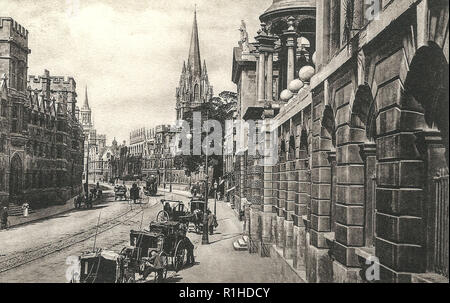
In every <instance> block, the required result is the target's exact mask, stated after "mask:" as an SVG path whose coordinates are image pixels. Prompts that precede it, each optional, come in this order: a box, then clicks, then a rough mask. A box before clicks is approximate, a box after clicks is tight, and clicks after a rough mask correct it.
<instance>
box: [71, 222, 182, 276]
mask: <svg viewBox="0 0 450 303" xmlns="http://www.w3.org/2000/svg"><path fill="white" fill-rule="evenodd" d="M185 239H186V235H185V231H184V230H183V229H182V228H181V225H180V223H179V222H163V223H162V222H152V223H150V230H148V231H147V230H144V231H133V230H132V231H130V245H129V246H126V247H124V248H123V249H122V251H121V252H120V253H115V252H111V251H104V250H101V249H98V250H96V251H94V252H87V253H83V254H82V255H81V257H80V264H79V265H80V268H79V269H80V270H79V273H80V278H79V282H80V283H134V282H136V274H138V275H139V277H138V278H140V279H142V280H144V281H145V280H146V279H147V278H148V276H149V275H150V274H151V273H155V282H161V281H162V280H163V279H165V278H166V277H167V271H168V269H169V268H170V269H173V270H174V271H176V272H178V271H180V270H181V269H182V268H183V266H184V265H185V264H186V261H187V260H186V256H187V249H186V245H185V242H184V241H185Z"/></svg>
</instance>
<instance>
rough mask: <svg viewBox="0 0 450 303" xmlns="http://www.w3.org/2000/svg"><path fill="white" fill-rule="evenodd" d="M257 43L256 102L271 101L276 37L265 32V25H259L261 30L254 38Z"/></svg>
mask: <svg viewBox="0 0 450 303" xmlns="http://www.w3.org/2000/svg"><path fill="white" fill-rule="evenodd" d="M255 39H256V41H258V44H259V46H258V51H259V60H258V66H259V67H258V71H257V75H258V82H257V83H258V95H257V99H258V102H264V101H265V100H268V101H272V100H273V84H272V82H273V52H274V49H275V41H277V40H278V37H276V36H273V35H271V34H269V33H268V32H267V30H266V25H265V24H264V23H262V24H261V29H260V30H259V31H258V36H256V37H255Z"/></svg>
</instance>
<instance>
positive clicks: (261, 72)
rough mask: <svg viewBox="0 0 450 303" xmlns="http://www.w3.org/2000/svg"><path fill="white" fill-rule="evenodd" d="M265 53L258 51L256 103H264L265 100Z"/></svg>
mask: <svg viewBox="0 0 450 303" xmlns="http://www.w3.org/2000/svg"><path fill="white" fill-rule="evenodd" d="M265 62H266V56H265V53H264V52H262V51H261V50H260V53H259V60H258V97H257V98H258V102H264V98H265V90H264V86H265V82H266V81H265Z"/></svg>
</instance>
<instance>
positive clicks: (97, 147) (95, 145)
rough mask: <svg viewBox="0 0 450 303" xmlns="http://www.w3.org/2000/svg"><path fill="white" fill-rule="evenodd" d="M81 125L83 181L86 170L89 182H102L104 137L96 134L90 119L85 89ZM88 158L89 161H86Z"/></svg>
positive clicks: (90, 114) (90, 113)
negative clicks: (82, 135) (82, 137)
mask: <svg viewBox="0 0 450 303" xmlns="http://www.w3.org/2000/svg"><path fill="white" fill-rule="evenodd" d="M80 117H81V125H82V127H83V133H84V136H85V142H84V159H85V163H88V165H85V167H84V171H83V179H84V180H86V169H88V170H89V182H96V181H100V180H103V174H104V167H103V166H104V163H102V151H103V150H104V148H105V147H106V135H103V134H97V130H96V129H95V126H94V122H93V119H92V110H91V108H90V106H89V98H88V89H87V87H86V88H85V96H84V103H83V107H82V108H81V110H80ZM88 158H89V161H88Z"/></svg>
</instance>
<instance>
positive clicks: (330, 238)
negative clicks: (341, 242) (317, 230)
mask: <svg viewBox="0 0 450 303" xmlns="http://www.w3.org/2000/svg"><path fill="white" fill-rule="evenodd" d="M323 237H324V238H325V240H327V241H328V242H331V243H334V240H335V239H336V234H335V233H334V232H328V233H324V234H323Z"/></svg>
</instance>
